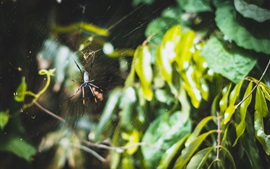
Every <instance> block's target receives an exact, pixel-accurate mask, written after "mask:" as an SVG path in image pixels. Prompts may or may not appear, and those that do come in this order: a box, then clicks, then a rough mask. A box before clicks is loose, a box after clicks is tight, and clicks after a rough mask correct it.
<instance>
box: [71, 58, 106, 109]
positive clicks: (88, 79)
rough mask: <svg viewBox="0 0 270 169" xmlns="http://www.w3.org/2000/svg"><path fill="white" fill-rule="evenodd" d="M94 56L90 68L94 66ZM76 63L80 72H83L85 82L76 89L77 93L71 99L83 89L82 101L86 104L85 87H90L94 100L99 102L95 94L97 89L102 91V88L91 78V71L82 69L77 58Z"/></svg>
mask: <svg viewBox="0 0 270 169" xmlns="http://www.w3.org/2000/svg"><path fill="white" fill-rule="evenodd" d="M94 56H95V55H94ZM94 56H93V59H92V62H91V65H90V70H91V69H92V66H93V63H94ZM73 60H74V59H73ZM74 63H75V64H76V66H77V67H78V69H79V70H80V72H81V74H82V77H83V82H82V84H81V85H80V87H79V88H78V89H77V90H76V91H75V93H74V94H73V95H71V96H70V97H69V99H71V98H72V97H73V96H75V95H76V94H77V93H78V92H79V91H80V90H81V91H82V102H83V104H85V89H86V88H89V89H90V91H91V93H92V95H93V97H94V101H95V102H96V103H97V96H96V94H95V90H96V89H98V90H100V91H102V90H101V89H100V88H99V87H98V86H97V85H95V84H93V82H94V80H91V77H90V73H89V72H87V71H82V70H81V68H80V66H79V65H78V64H77V62H76V61H75V60H74Z"/></svg>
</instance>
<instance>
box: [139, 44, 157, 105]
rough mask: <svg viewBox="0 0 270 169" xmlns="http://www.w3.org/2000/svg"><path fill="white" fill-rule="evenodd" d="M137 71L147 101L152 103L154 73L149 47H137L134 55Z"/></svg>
mask: <svg viewBox="0 0 270 169" xmlns="http://www.w3.org/2000/svg"><path fill="white" fill-rule="evenodd" d="M134 59H135V70H136V73H137V75H138V76H139V78H140V82H141V87H142V91H143V94H144V97H145V99H146V100H148V101H150V100H152V98H153V91H152V89H151V82H152V78H153V71H152V67H151V53H150V49H149V47H148V46H139V47H137V49H136V51H135V53H134Z"/></svg>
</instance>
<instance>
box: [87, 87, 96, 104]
mask: <svg viewBox="0 0 270 169" xmlns="http://www.w3.org/2000/svg"><path fill="white" fill-rule="evenodd" d="M88 87H89V89H90V90H91V93H92V95H93V96H94V100H95V102H96V103H97V96H96V95H95V93H94V91H93V89H92V87H91V83H90V85H89V86H88Z"/></svg>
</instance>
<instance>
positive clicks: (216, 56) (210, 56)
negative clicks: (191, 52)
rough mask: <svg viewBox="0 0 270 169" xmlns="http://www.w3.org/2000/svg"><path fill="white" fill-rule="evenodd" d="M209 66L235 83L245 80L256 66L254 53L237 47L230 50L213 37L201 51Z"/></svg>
mask: <svg viewBox="0 0 270 169" xmlns="http://www.w3.org/2000/svg"><path fill="white" fill-rule="evenodd" d="M201 55H202V56H204V57H205V60H206V62H207V64H208V66H209V67H210V68H211V69H212V70H213V71H214V72H216V73H219V74H221V75H222V76H224V77H226V78H228V79H229V80H231V81H232V82H234V83H238V82H239V81H241V80H243V79H244V78H245V77H246V76H247V75H248V73H249V72H250V71H251V70H252V68H253V67H254V65H255V64H256V57H254V53H251V52H250V51H247V50H244V49H242V48H240V47H237V46H236V45H234V46H232V47H231V48H230V49H229V48H226V45H225V44H224V43H223V42H221V41H220V40H219V39H218V38H217V37H215V36H212V37H211V38H210V39H209V40H208V41H207V42H206V44H205V45H204V46H203V48H202V50H201Z"/></svg>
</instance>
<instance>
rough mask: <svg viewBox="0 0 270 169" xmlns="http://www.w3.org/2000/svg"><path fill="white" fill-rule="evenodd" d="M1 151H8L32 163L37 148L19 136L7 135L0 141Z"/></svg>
mask: <svg viewBox="0 0 270 169" xmlns="http://www.w3.org/2000/svg"><path fill="white" fill-rule="evenodd" d="M0 145H1V146H0V151H8V152H12V153H14V154H16V155H17V156H19V157H22V158H24V159H25V160H27V161H31V159H32V156H33V155H34V154H35V153H36V150H35V148H34V147H33V146H32V145H31V144H29V143H28V142H27V141H26V140H25V139H24V138H22V137H20V136H19V135H5V137H3V138H1V141H0Z"/></svg>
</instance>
